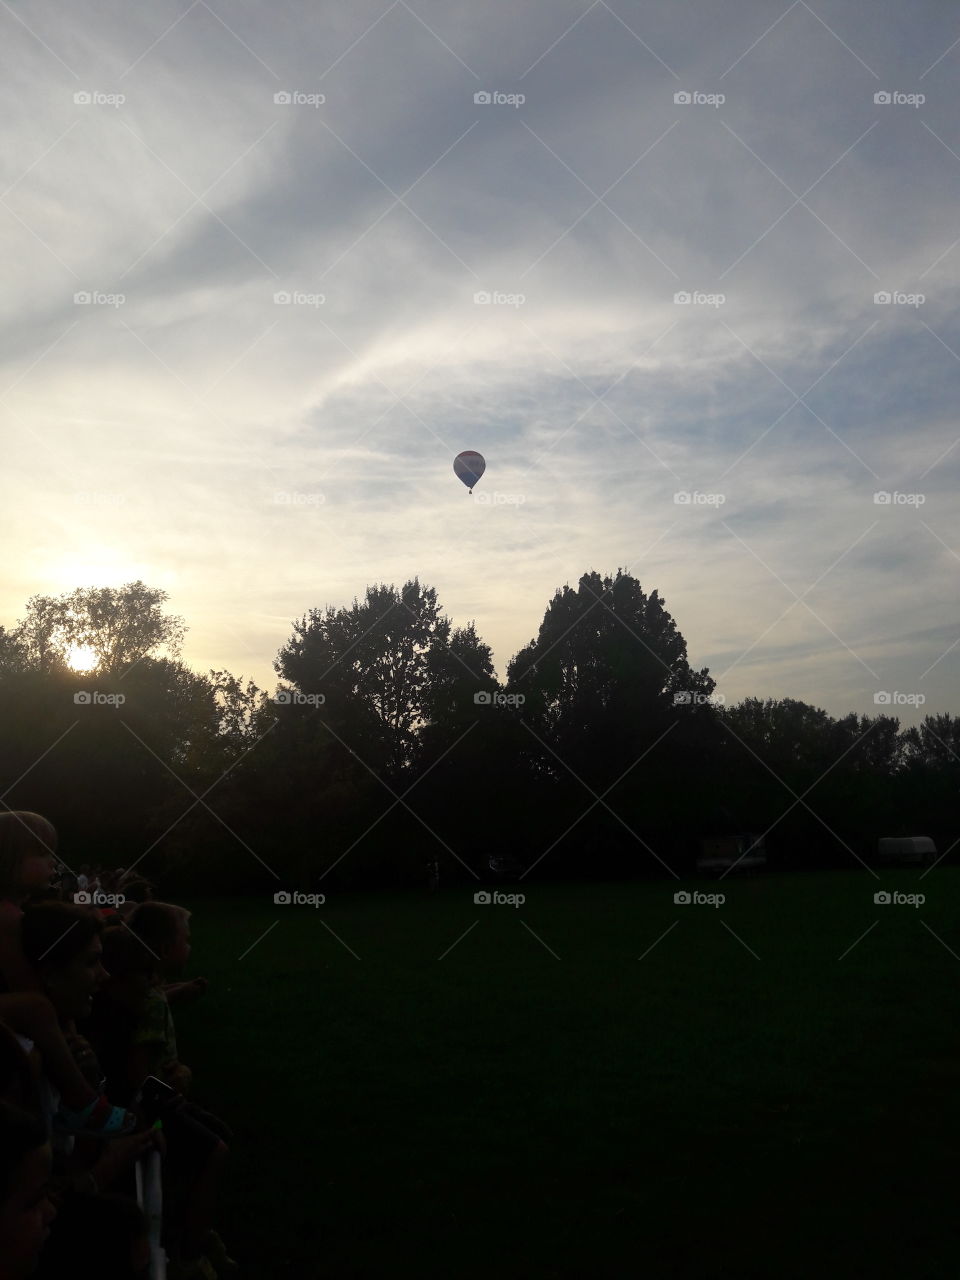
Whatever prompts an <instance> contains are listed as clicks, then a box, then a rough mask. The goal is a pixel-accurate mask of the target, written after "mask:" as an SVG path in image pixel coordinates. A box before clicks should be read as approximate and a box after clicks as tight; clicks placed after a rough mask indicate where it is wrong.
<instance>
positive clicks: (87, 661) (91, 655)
mask: <svg viewBox="0 0 960 1280" xmlns="http://www.w3.org/2000/svg"><path fill="white" fill-rule="evenodd" d="M67 663H68V665H69V666H70V668H71V670H73V671H92V670H93V669H94V667H95V666H96V665H97V652H96V650H95V649H91V648H90V646H89V645H86V644H72V645H71V646H70V648H69V650H68V651H67Z"/></svg>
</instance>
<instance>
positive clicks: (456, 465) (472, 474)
mask: <svg viewBox="0 0 960 1280" xmlns="http://www.w3.org/2000/svg"><path fill="white" fill-rule="evenodd" d="M453 469H454V471H455V472H456V473H457V475H458V477H459V478H460V479H461V480H462V481H463V483H464V484H465V485H466V486H467V488H468V489H470V490H472V489H473V486H474V485H475V484H476V483H477V481H478V480H479V479H480V477H481V476H482V475H483V473H484V471H486V469H487V464H486V462H485V461H484V458H483V454H480V453H475V452H474V450H473V449H465V450H464V451H463V453H458V454H457V456H456V457H455V458H454V460H453Z"/></svg>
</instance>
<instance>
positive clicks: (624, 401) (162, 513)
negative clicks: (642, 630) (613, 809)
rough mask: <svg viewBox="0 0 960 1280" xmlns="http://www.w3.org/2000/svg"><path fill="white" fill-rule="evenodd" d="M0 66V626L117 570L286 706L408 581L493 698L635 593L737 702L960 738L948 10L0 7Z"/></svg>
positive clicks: (213, 657) (755, 5)
mask: <svg viewBox="0 0 960 1280" xmlns="http://www.w3.org/2000/svg"><path fill="white" fill-rule="evenodd" d="M0 40H2V43H3V46H4V48H5V50H6V58H5V63H6V68H7V74H6V76H5V77H4V79H3V81H2V82H0V102H2V108H3V111H2V115H3V120H4V125H5V127H4V142H5V146H4V148H3V151H2V155H0V252H2V261H3V264H4V283H5V287H4V289H3V290H2V292H0V329H2V341H0V423H2V426H0V432H2V439H3V457H4V466H3V467H2V470H0V492H2V503H0V537H2V544H3V547H4V549H5V554H4V556H3V567H2V572H0V624H3V625H7V626H10V625H12V624H13V623H14V621H15V620H16V619H17V618H18V617H20V616H22V613H23V610H24V605H25V602H26V600H27V599H28V597H30V596H31V595H34V594H37V593H41V594H59V593H61V592H64V591H70V590H72V589H73V588H75V587H78V586H94V585H113V586H120V585H122V584H123V583H125V582H129V581H132V580H134V579H136V578H142V579H143V580H144V581H145V582H146V583H147V584H148V585H149V586H152V587H160V588H163V589H164V590H165V591H167V592H168V593H169V601H168V604H167V608H168V609H169V610H170V611H171V612H174V613H176V614H179V615H181V616H183V617H184V618H185V620H186V622H187V624H188V626H189V631H188V633H187V638H186V642H185V645H184V650H183V657H184V660H185V661H186V662H187V663H188V664H189V665H190V666H191V667H193V668H195V669H198V670H208V669H210V668H216V669H223V668H226V669H228V670H230V671H232V672H234V674H237V675H240V676H242V677H244V678H252V679H254V680H255V681H256V682H257V683H258V684H259V685H260V686H261V687H264V688H266V689H268V690H270V691H272V690H273V688H274V687H275V684H276V680H277V677H276V675H275V673H274V671H273V666H272V664H273V660H274V658H275V656H276V653H277V651H278V649H280V648H281V647H282V646H283V645H284V644H285V643H286V641H287V640H288V639H289V637H290V635H291V630H292V623H293V621H294V619H296V618H299V617H301V616H302V615H303V614H304V613H306V612H307V611H308V610H310V609H311V608H324V607H326V606H327V605H333V606H336V607H340V606H349V605H350V604H351V603H352V601H353V599H354V598H355V597H359V598H361V599H362V598H363V595H364V592H365V589H366V587H367V585H372V584H374V583H393V584H395V585H396V586H398V587H399V586H401V585H402V584H403V583H404V582H405V581H407V580H408V579H410V578H413V577H414V576H418V577H419V579H420V581H421V583H423V584H426V585H428V586H432V587H435V588H436V589H437V593H438V598H439V601H440V604H441V606H442V608H443V611H444V612H445V613H446V615H447V616H448V617H449V618H450V619H451V621H452V622H453V624H454V625H455V626H464V625H466V624H467V623H469V622H471V621H473V622H475V624H476V627H477V630H478V633H479V634H480V636H481V638H482V639H483V640H484V641H485V642H486V643H487V644H489V645H490V646H491V647H492V650H493V655H494V661H495V665H496V667H497V671H498V674H499V676H500V677H501V678H505V675H506V668H507V663H508V662H509V660H510V658H511V657H512V656H513V655H514V654H515V653H516V652H517V651H518V650H519V649H520V648H521V647H522V646H524V645H525V644H527V643H528V642H529V641H530V640H531V639H532V638H533V637H534V636H535V635H536V633H537V631H538V628H539V626H540V623H541V621H542V619H543V614H544V610H545V608H546V606H547V604H548V602H549V600H550V598H551V597H552V596H553V594H554V592H555V591H556V590H557V588H558V587H560V586H562V585H563V584H565V583H569V584H570V585H572V586H575V585H576V583H577V581H578V579H579V578H580V576H581V575H582V574H583V573H585V572H588V571H590V570H597V571H598V572H600V573H601V574H612V573H614V572H615V571H616V569H617V568H618V567H622V568H624V569H626V570H627V571H629V572H631V573H632V574H634V575H635V576H636V577H637V578H638V579H639V580H640V582H641V584H642V585H643V587H644V589H645V590H646V591H648V592H649V591H652V590H654V589H656V590H657V591H659V592H660V594H661V596H662V597H663V598H664V600H665V604H666V607H667V609H668V610H669V611H670V612H671V613H672V615H673V616H674V618H675V619H676V621H677V624H678V626H679V628H680V630H681V631H682V633H683V635H684V637H685V638H686V641H687V646H688V656H689V659H690V662H691V664H692V665H693V666H694V667H695V668H700V667H702V666H708V667H709V668H710V671H711V674H712V675H713V676H714V677H715V678H716V679H717V682H718V683H717V693H718V694H719V695H720V696H722V697H723V698H724V699H725V700H726V701H727V702H728V703H732V702H736V701H738V700H739V699H741V698H743V697H747V696H754V697H772V698H781V697H792V698H799V699H802V700H804V701H807V702H811V703H814V704H815V705H817V706H820V707H823V708H824V709H826V710H827V711H829V712H830V713H831V714H833V715H843V714H846V713H848V712H850V711H856V712H858V713H860V714H867V715H874V714H877V712H878V711H885V712H887V713H892V714H897V715H899V716H900V719H901V722H902V723H905V724H907V723H915V722H916V721H917V720H918V719H919V718H920V717H921V716H922V715H923V714H926V713H929V712H938V711H951V712H953V713H958V712H960V706H958V699H957V697H956V691H957V687H958V680H957V677H958V671H960V599H958V587H957V584H958V572H957V571H958V567H960V505H958V503H957V501H956V493H957V488H958V479H960V425H958V412H957V405H958V403H960V394H958V393H960V319H958V316H960V310H958V305H957V302H958V288H957V286H958V281H960V224H958V221H957V215H956V211H957V209H958V207H960V112H958V111H957V99H958V90H957V84H958V76H957V73H958V68H960V11H958V10H956V9H954V8H953V7H952V6H949V5H944V4H942V3H939V0H925V2H924V0H921V2H920V3H917V4H914V5H911V6H903V5H896V4H892V3H887V2H884V3H880V2H879V0H871V2H870V3H867V0H843V2H841V0H819V2H818V3H816V4H807V3H805V0H795V2H794V3H790V4H787V3H784V4H783V6H782V7H781V6H780V5H779V4H770V3H768V2H767V0H764V2H763V3H761V2H759V0H756V2H753V0H735V2H731V3H727V4H724V5H722V6H721V5H717V4H716V3H715V0H707V2H703V3H701V2H700V0H694V2H689V0H685V2H684V3H683V4H672V3H666V2H663V3H656V4H637V3H628V2H627V0H616V2H615V3H609V4H608V3H605V2H604V0H595V2H594V3H590V2H589V0H577V2H576V3H574V2H573V0H550V3H547V2H546V0H528V2H527V3H525V4H523V5H521V6H516V5H514V4H510V3H507V2H506V0H493V2H488V3H485V4H483V5H476V4H467V3H451V2H450V0H411V2H410V3H407V0H394V2H393V3H390V0H376V2H375V3H374V2H373V0H357V2H356V3H354V4H351V5H349V6H347V5H317V4H308V3H304V2H303V0H271V3H270V4H267V3H265V2H259V3H255V2H253V0H231V2H230V3H227V2H226V0H154V2H153V3H151V4H150V5H137V6H134V5H130V4H129V3H127V2H126V0H123V2H120V0H116V2H111V0H97V3H89V2H87V0H74V2H73V3H71V5H70V6H69V7H68V8H66V9H65V8H64V7H63V6H62V5H58V4H54V3H52V2H51V0H10V2H6V0H0ZM878 295H879V299H878ZM465 449H472V450H478V451H479V452H480V453H482V454H483V455H484V456H485V458H486V460H487V469H486V473H485V475H484V476H483V478H482V480H481V482H480V483H479V484H478V485H477V487H476V488H475V490H474V492H473V494H472V496H471V495H470V494H469V493H468V492H467V489H466V488H465V487H464V486H463V485H462V484H461V483H460V481H459V480H458V479H457V478H456V476H455V475H454V473H453V469H452V464H453V459H454V457H455V455H456V454H457V453H459V452H460V451H461V450H465ZM877 495H879V497H878V496H877Z"/></svg>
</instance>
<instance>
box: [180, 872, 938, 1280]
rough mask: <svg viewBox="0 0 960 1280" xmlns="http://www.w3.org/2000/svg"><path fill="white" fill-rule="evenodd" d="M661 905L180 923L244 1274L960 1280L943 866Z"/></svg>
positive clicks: (667, 897)
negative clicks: (203, 986) (228, 1157)
mask: <svg viewBox="0 0 960 1280" xmlns="http://www.w3.org/2000/svg"><path fill="white" fill-rule="evenodd" d="M677 887H678V886H677V885H676V884H675V883H674V882H672V881H671V882H669V883H667V882H659V883H656V884H629V885H614V884H601V885H593V886H589V887H582V888H580V887H575V886H571V885H553V886H551V885H531V886H525V885H521V886H504V889H505V890H506V891H508V892H509V891H517V890H518V889H519V890H520V891H522V892H525V893H526V896H527V901H526V903H525V904H524V905H523V906H522V907H520V908H516V907H511V906H506V905H486V906H477V905H474V902H473V894H472V891H470V890H464V891H443V890H441V891H440V892H439V893H438V894H435V895H432V896H431V895H428V894H427V893H426V892H424V893H423V894H422V895H400V896H386V895H371V896H359V895H353V896H350V897H343V898H338V899H335V900H334V899H330V900H328V902H327V903H326V904H325V905H324V906H322V907H321V908H319V909H313V908H311V907H308V906H292V905H287V906H275V905H274V903H273V901H272V895H268V896H266V897H265V898H264V900H262V901H254V900H249V899H248V900H219V901H210V900H204V901H197V902H191V903H188V904H187V905H189V906H191V907H192V908H193V910H194V919H193V957H192V960H191V973H192V974H204V975H205V976H206V977H208V978H209V979H210V984H211V985H210V990H209V992H208V994H207V996H206V997H205V999H204V1000H203V1001H202V1002H200V1003H199V1004H197V1005H195V1006H192V1007H190V1008H187V1009H183V1010H182V1011H180V1012H178V1015H177V1023H178V1039H179V1042H180V1050H181V1055H182V1057H183V1059H184V1061H186V1062H187V1063H188V1064H190V1065H191V1066H193V1068H194V1073H195V1094H196V1097H197V1099H198V1101H200V1102H202V1103H206V1104H208V1105H210V1106H211V1108H212V1109H213V1110H216V1111H218V1112H219V1113H220V1114H221V1115H222V1116H223V1117H224V1119H226V1120H227V1121H228V1123H230V1124H231V1125H232V1127H233V1129H234V1131H235V1135H236V1136H235V1142H234V1144H233V1149H232V1177H231V1181H230V1184H229V1188H228V1197H227V1204H226V1205H225V1208H224V1213H223V1228H222V1234H223V1235H224V1236H225V1238H226V1239H227V1241H228V1243H229V1245H230V1246H231V1248H232V1250H233V1251H234V1253H235V1255H236V1256H237V1257H238V1258H239V1259H240V1260H241V1261H242V1262H243V1263H244V1264H245V1267H244V1274H245V1275H249V1276H252V1277H263V1278H265V1280H272V1278H273V1277H294V1276H295V1277H312V1276H318V1277H322V1276H330V1277H360V1276H363V1277H394V1276H407V1275H411V1276H413V1275H415V1276H419V1277H427V1276H429V1277H434V1276H435V1277H461V1276H463V1277H480V1276H487V1277H489V1276H518V1277H519V1276H528V1277H574V1276H579V1277H594V1276H602V1277H614V1276H616V1277H621V1276H622V1277H630V1276H655V1277H660V1276H690V1277H693V1276H714V1275H716V1276H719V1275H727V1276H730V1275H734V1276H738V1275H739V1276H744V1275H747V1276H771V1277H784V1276H797V1277H800V1276H803V1277H810V1276H817V1277H822V1276H853V1275H870V1276H907V1275H909V1276H911V1277H940V1276H943V1277H947V1276H951V1277H952V1276H954V1275H955V1274H956V1273H957V1269H958V1262H960V1230H958V1225H957V1222H958V1219H957V1204H956V1202H957V1195H958V1184H960V1179H958V1174H957V1155H958V1149H960V1141H958V1137H960V1131H958V1123H960V1100H958V1084H960V1035H958V1026H957V1023H958V1017H957V1005H958V990H960V986H958V984H960V959H958V956H960V929H958V927H957V926H958V910H960V872H958V871H957V870H956V869H954V868H944V869H936V870H934V871H933V872H931V873H930V874H928V875H926V876H925V878H924V879H923V880H922V881H921V880H920V873H919V872H910V871H904V872H900V873H896V874H892V873H889V872H886V873H884V874H883V877H882V881H881V882H878V881H875V880H874V879H873V878H872V877H871V876H870V875H869V874H868V873H867V872H865V871H860V870H858V871H855V872H854V871H852V872H834V873H824V874H810V875H793V876H786V875H769V876H766V877H764V876H758V877H756V878H752V879H749V880H742V881H738V880H735V879H734V878H733V877H727V878H726V879H725V880H724V881H723V882H722V883H720V884H717V883H715V882H714V883H708V882H704V881H698V882H696V887H697V888H699V889H700V890H701V891H703V892H707V893H710V892H714V893H715V892H722V893H725V894H726V896H727V901H726V902H725V903H724V904H723V905H722V906H720V907H713V906H708V905H702V904H701V905H696V904H690V905H675V904H674V901H673V893H674V891H675V889H676V888H677ZM684 887H685V888H688V889H693V888H694V884H692V883H690V884H686V885H684ZM878 888H884V889H888V890H892V889H898V890H900V891H901V892H903V893H918V892H922V893H924V894H925V895H926V899H927V900H926V903H925V904H924V905H922V906H920V907H919V908H917V907H913V906H907V905H879V906H878V905H875V904H874V901H873V894H874V892H875V891H876V890H877V889H878ZM275 922H276V923H275ZM271 926H273V927H271ZM471 926H473V927H471ZM268 930H269V932H267V931H268ZM868 930H869V932H867V931H868ZM931 931H932V932H931ZM264 934H265V935H266V936H263V935H264ZM464 935H465V936H464ZM863 935H866V936H863ZM935 935H936V936H935ZM258 939H259V941H258ZM458 939H459V941H458ZM858 939H859V941H858ZM658 940H659V941H658ZM254 944H256V945H254ZM251 948H252V949H251ZM947 948H949V950H948V949H947ZM953 952H956V953H957V954H953ZM244 953H246V954H244ZM241 956H242V957H243V958H240V957H241ZM441 957H442V958H441Z"/></svg>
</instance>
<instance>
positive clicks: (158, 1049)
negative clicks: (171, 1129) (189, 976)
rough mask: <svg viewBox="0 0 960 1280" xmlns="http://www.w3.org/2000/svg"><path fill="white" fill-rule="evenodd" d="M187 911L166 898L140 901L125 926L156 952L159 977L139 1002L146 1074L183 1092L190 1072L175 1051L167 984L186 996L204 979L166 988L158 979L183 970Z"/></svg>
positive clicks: (139, 1034) (200, 988) (203, 984)
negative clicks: (141, 1007)
mask: <svg viewBox="0 0 960 1280" xmlns="http://www.w3.org/2000/svg"><path fill="white" fill-rule="evenodd" d="M189 920H190V912H189V911H187V910H185V909H184V908H183V907H176V906H174V905H173V904H172V903H169V902H144V903H141V904H140V906H138V907H137V909H136V910H135V911H134V912H133V913H132V915H131V916H130V917H129V920H128V922H127V923H128V925H129V928H130V929H131V930H132V931H133V933H135V934H136V936H137V937H138V938H139V939H140V941H141V942H142V943H143V945H144V946H145V947H146V948H147V950H148V951H149V952H150V954H151V955H152V956H153V957H154V958H155V961H156V970H157V981H156V984H155V985H154V986H152V987H151V988H150V990H149V991H148V992H147V997H146V1000H145V1001H144V1004H143V1012H142V1015H141V1019H140V1026H139V1028H138V1030H137V1033H136V1036H135V1037H134V1038H135V1042H136V1043H137V1044H138V1045H139V1046H140V1049H141V1052H142V1067H143V1074H144V1075H154V1076H159V1078H160V1079H161V1080H163V1081H165V1083H167V1084H169V1085H170V1086H171V1087H172V1088H174V1089H176V1090H177V1091H178V1093H182V1094H186V1093H187V1090H188V1089H189V1088H190V1082H191V1080H192V1073H191V1071H190V1068H189V1067H187V1066H185V1065H184V1064H183V1063H182V1062H181V1061H180V1060H179V1058H178V1056H177V1038H176V1032H175V1030H174V1025H173V1015H172V1013H171V1012H170V1002H169V996H168V990H169V991H172V993H173V995H174V999H177V998H180V999H183V998H184V994H185V989H186V993H188V995H189V994H192V993H193V992H195V993H197V994H198V995H202V994H203V992H204V991H205V990H206V986H207V983H206V979H205V978H195V979H194V980H193V982H192V983H188V982H183V983H177V982H171V984H170V987H169V988H164V986H162V985H161V983H162V981H163V980H164V979H167V980H168V981H169V980H171V979H174V978H177V977H179V976H180V975H181V973H182V972H183V969H184V966H185V965H186V963H187V960H188V958H189V956H190V924H189Z"/></svg>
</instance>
